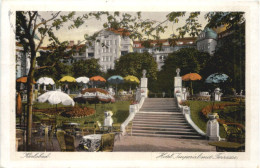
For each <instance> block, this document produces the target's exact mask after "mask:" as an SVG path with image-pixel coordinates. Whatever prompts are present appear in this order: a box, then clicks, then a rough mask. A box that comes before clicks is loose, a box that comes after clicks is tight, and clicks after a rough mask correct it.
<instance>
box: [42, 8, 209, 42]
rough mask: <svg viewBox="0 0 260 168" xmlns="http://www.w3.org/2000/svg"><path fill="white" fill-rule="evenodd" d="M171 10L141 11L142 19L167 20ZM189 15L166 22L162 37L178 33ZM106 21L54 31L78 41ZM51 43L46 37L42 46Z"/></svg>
mask: <svg viewBox="0 0 260 168" xmlns="http://www.w3.org/2000/svg"><path fill="white" fill-rule="evenodd" d="M51 13H52V12H40V14H41V16H42V17H44V18H50V17H51V15H50V14H51ZM84 13H86V12H76V16H75V17H77V16H80V15H82V14H84ZM125 13H129V14H132V15H135V14H136V13H135V12H127V11H126V12H125ZM169 13H170V12H141V15H142V19H143V20H145V19H152V20H156V21H158V22H162V21H164V20H166V15H167V14H169ZM64 14H67V12H61V15H64ZM204 14H205V13H202V12H201V14H200V16H199V18H198V21H199V23H201V24H202V28H204V27H205V25H206V24H207V21H206V20H205V19H204ZM188 16H189V13H186V16H184V17H181V18H180V21H179V22H178V23H175V24H173V23H171V22H169V21H167V22H165V23H164V24H163V25H167V26H168V28H167V29H166V32H165V33H163V34H161V39H167V38H169V37H170V35H171V34H177V33H176V29H177V28H178V27H181V26H183V25H184V24H185V20H186V18H187V17H188ZM105 22H106V19H105V17H102V18H101V20H96V19H91V20H87V21H86V23H85V24H84V25H82V26H81V27H79V28H78V29H70V30H69V29H68V25H69V24H70V23H66V24H65V25H64V26H63V27H62V28H61V29H60V30H58V31H54V33H55V34H56V36H57V37H58V38H59V39H60V41H65V40H68V41H71V40H74V41H75V42H77V41H78V40H84V34H88V35H92V34H93V33H95V32H97V31H99V30H101V29H103V24H104V23H105ZM48 43H49V41H48V39H47V38H45V40H44V42H43V45H42V46H47V45H48Z"/></svg>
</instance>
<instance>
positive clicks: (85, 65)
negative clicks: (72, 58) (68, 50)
mask: <svg viewBox="0 0 260 168" xmlns="http://www.w3.org/2000/svg"><path fill="white" fill-rule="evenodd" d="M72 71H73V73H74V75H73V76H74V77H75V78H76V77H80V76H88V77H92V76H96V75H99V74H100V73H101V71H100V65H99V63H98V60H97V59H94V58H92V59H87V60H82V61H77V62H74V63H73V64H72Z"/></svg>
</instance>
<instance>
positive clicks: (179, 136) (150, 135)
mask: <svg viewBox="0 0 260 168" xmlns="http://www.w3.org/2000/svg"><path fill="white" fill-rule="evenodd" d="M132 136H146V137H168V138H183V139H204V138H203V137H202V136H199V135H168V134H148V133H146V134H144V133H132Z"/></svg>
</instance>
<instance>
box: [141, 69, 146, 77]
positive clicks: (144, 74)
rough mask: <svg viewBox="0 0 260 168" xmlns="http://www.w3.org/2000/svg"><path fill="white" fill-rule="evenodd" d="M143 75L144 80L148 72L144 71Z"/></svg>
mask: <svg viewBox="0 0 260 168" xmlns="http://www.w3.org/2000/svg"><path fill="white" fill-rule="evenodd" d="M142 73H143V78H146V70H145V69H144V70H143V72H142Z"/></svg>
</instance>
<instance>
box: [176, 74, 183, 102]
mask: <svg viewBox="0 0 260 168" xmlns="http://www.w3.org/2000/svg"><path fill="white" fill-rule="evenodd" d="M176 93H182V78H181V77H180V76H177V77H174V97H176Z"/></svg>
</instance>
